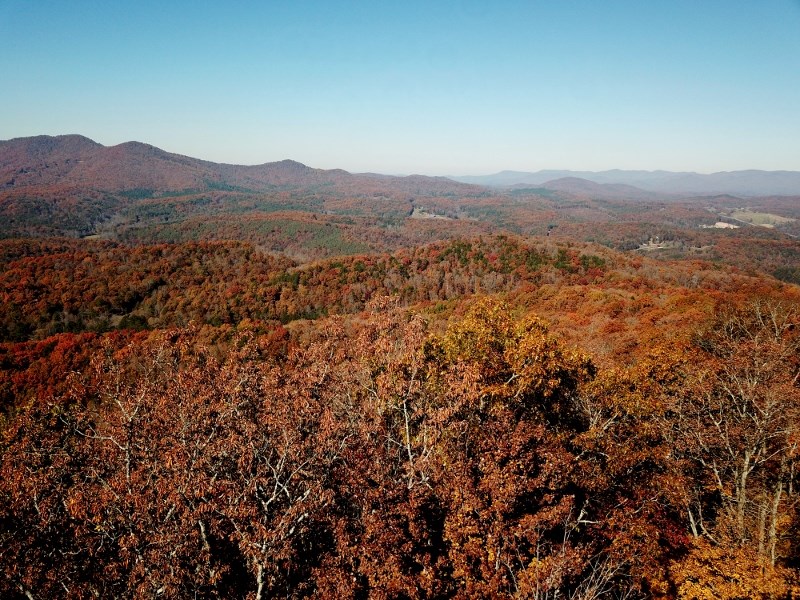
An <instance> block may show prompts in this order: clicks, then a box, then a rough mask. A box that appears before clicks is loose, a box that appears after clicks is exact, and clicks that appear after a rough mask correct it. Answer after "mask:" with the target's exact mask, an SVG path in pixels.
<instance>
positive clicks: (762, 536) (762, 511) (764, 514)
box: [758, 498, 767, 559]
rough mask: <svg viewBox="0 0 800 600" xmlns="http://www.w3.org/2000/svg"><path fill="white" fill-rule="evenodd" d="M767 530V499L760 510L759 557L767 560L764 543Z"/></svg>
mask: <svg viewBox="0 0 800 600" xmlns="http://www.w3.org/2000/svg"><path fill="white" fill-rule="evenodd" d="M766 529H767V499H766V498H765V499H764V501H763V502H762V503H761V506H760V507H759V509H758V557H759V559H765V558H766V554H765V552H764V542H765V540H766V535H767V532H766Z"/></svg>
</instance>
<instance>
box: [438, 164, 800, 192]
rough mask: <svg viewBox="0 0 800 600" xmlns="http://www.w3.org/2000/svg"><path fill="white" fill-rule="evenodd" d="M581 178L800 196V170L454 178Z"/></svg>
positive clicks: (491, 182) (540, 181)
mask: <svg viewBox="0 0 800 600" xmlns="http://www.w3.org/2000/svg"><path fill="white" fill-rule="evenodd" d="M564 178H572V179H575V178H579V179H584V180H587V181H591V182H594V183H598V184H613V185H627V186H635V187H637V188H640V189H642V190H645V191H649V192H656V193H661V194H680V195H712V194H734V195H737V196H793V195H797V194H800V171H758V170H746V171H722V172H719V173H711V174H702V173H693V172H673V171H626V170H620V169H613V170H610V171H569V170H563V171H558V170H546V171H536V172H524V171H501V172H499V173H495V174H493V175H467V176H453V177H451V179H453V180H455V181H460V182H462V183H470V184H474V185H482V186H488V187H513V186H519V185H529V186H530V185H536V186H542V187H549V186H548V185H547V184H548V183H549V182H551V181H553V180H559V179H564Z"/></svg>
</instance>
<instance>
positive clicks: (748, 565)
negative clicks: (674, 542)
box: [669, 538, 791, 600]
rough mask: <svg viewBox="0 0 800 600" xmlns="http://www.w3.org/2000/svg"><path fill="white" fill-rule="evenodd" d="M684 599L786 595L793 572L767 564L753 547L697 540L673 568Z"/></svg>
mask: <svg viewBox="0 0 800 600" xmlns="http://www.w3.org/2000/svg"><path fill="white" fill-rule="evenodd" d="M669 574H670V577H671V579H672V584H673V585H674V586H675V588H676V590H677V594H676V597H677V598H679V599H681V600H772V599H776V600H777V599H778V598H785V597H786V595H787V593H788V591H789V587H790V585H789V584H790V581H791V579H790V578H791V575H790V573H789V572H788V571H787V570H786V569H781V568H775V567H773V566H771V565H767V564H765V563H764V562H763V561H760V560H759V559H758V556H757V555H756V553H755V552H753V551H752V550H751V549H746V548H722V547H719V546H716V545H713V544H711V543H710V542H709V541H707V540H704V539H702V538H701V539H697V540H695V542H694V544H693V545H692V546H691V548H690V552H689V554H688V555H687V556H685V557H684V558H682V559H680V560H676V561H673V562H672V563H671V565H670V568H669Z"/></svg>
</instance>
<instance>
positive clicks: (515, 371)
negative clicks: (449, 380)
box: [431, 297, 594, 404]
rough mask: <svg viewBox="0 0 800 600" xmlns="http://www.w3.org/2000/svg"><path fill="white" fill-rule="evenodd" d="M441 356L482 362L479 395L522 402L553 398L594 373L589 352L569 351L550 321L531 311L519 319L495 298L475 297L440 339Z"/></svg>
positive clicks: (460, 362) (459, 361)
mask: <svg viewBox="0 0 800 600" xmlns="http://www.w3.org/2000/svg"><path fill="white" fill-rule="evenodd" d="M431 346H435V347H437V348H440V349H441V359H443V360H445V361H447V362H449V363H450V365H451V368H452V366H454V365H463V364H474V365H477V366H478V367H479V370H480V379H479V381H478V382H477V383H478V387H479V391H478V394H477V395H478V396H479V397H483V398H491V399H493V400H504V401H514V400H516V401H519V402H522V403H523V404H525V403H527V402H529V400H531V399H532V398H533V397H537V398H539V399H540V400H541V399H549V398H551V397H553V396H554V395H556V394H558V393H561V392H567V391H570V390H572V389H574V388H575V387H576V386H577V385H578V384H579V383H580V382H582V381H585V380H588V379H590V378H591V377H592V375H593V373H594V369H593V366H592V364H591V362H590V360H589V359H588V357H587V356H585V355H583V354H581V353H579V352H576V351H573V350H565V349H564V348H562V347H561V345H560V344H559V343H558V341H557V340H556V339H555V338H553V337H552V336H550V335H549V333H548V329H547V326H546V324H545V323H544V322H543V321H542V320H541V319H539V318H538V317H536V316H535V315H532V314H529V315H527V316H525V317H524V318H522V319H521V320H520V321H517V322H515V320H514V319H513V318H512V315H511V312H510V310H509V308H508V307H507V306H506V305H505V304H503V303H502V302H499V301H498V300H496V299H494V298H488V297H487V298H481V299H479V300H477V301H476V302H475V303H474V304H473V305H472V307H471V308H470V310H469V311H468V312H467V314H466V315H465V316H464V317H463V319H462V320H460V321H459V322H457V323H455V324H453V325H452V326H451V327H450V328H449V330H448V331H447V333H446V334H445V335H444V336H443V337H442V338H441V340H440V342H439V343H438V344H431Z"/></svg>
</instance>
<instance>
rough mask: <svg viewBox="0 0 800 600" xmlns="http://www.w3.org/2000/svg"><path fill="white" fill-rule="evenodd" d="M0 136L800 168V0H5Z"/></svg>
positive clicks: (190, 147) (381, 156)
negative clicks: (73, 136)
mask: <svg viewBox="0 0 800 600" xmlns="http://www.w3.org/2000/svg"><path fill="white" fill-rule="evenodd" d="M0 81H1V82H2V84H0V139H8V138H12V137H21V136H29V135H36V134H53V135H55V134H63V133H81V134H83V135H86V136H88V137H90V138H92V139H94V140H96V141H98V142H100V143H102V144H105V145H113V144H118V143H121V142H124V141H129V140H139V141H143V142H148V143H151V144H154V145H156V146H159V147H161V148H163V149H165V150H168V151H171V152H178V153H181V154H187V155H190V156H195V157H199V158H204V159H208V160H213V161H217V162H229V163H243V164H254V163H261V162H267V161H274V160H280V159H283V158H293V159H295V160H299V161H301V162H304V163H306V164H308V165H311V166H314V167H320V168H334V167H340V168H344V169H347V170H349V171H378V172H384V173H411V172H416V173H426V174H483V173H490V172H494V171H498V170H501V169H515V170H529V171H533V170H538V169H545V168H569V169H593V170H598V169H607V168H628V169H631V168H633V169H669V170H695V171H700V172H711V171H719V170H734V169H745V168H758V169H769V170H774V169H790V170H800V0H785V1H784V0H746V1H745V0H742V1H738V0H725V1H718V0H668V1H656V0H629V1H621V0H620V1H617V0H602V1H601V0H551V1H547V2H545V1H535V0H530V1H527V2H526V1H503V0H494V1H489V0H483V1H480V2H477V1H476V2H472V1H462V2H458V1H443V2H435V1H432V0H429V1H424V2H423V1H419V2H417V1H413V0H406V1H403V2H400V1H392V2H390V1H384V0H373V1H372V2H367V1H364V2H339V1H334V0H331V1H328V2H321V1H320V2H312V1H303V0H286V1H262V2H255V1H254V2H239V1H236V0H230V1H228V2H225V3H222V2H204V1H202V0H200V1H192V2H180V1H169V0H159V1H157V2H155V1H150V0H139V1H136V2H123V1H119V2H109V1H104V0H103V1H101V0H96V1H88V0H59V1H56V0H51V1H48V0H37V1H32V0H0Z"/></svg>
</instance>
